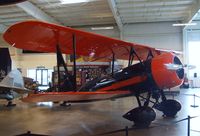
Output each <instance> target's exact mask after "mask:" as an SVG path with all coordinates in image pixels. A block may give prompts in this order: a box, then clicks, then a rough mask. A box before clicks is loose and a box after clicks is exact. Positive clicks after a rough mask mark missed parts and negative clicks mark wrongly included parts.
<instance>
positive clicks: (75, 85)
mask: <svg viewBox="0 0 200 136" xmlns="http://www.w3.org/2000/svg"><path fill="white" fill-rule="evenodd" d="M72 39H73V63H74V67H73V68H74V74H73V83H74V84H73V85H74V87H73V88H74V90H76V89H77V84H76V36H75V35H74V34H73V36H72Z"/></svg>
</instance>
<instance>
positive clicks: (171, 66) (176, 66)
mask: <svg viewBox="0 0 200 136" xmlns="http://www.w3.org/2000/svg"><path fill="white" fill-rule="evenodd" d="M165 66H166V67H167V69H168V70H179V69H182V68H183V65H180V64H174V63H168V64H165Z"/></svg>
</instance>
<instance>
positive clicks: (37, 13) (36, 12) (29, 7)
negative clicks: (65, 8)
mask: <svg viewBox="0 0 200 136" xmlns="http://www.w3.org/2000/svg"><path fill="white" fill-rule="evenodd" d="M16 5H17V6H18V7H20V8H22V9H23V10H24V11H25V12H27V13H28V14H29V15H31V16H33V17H34V18H36V19H38V20H43V21H46V22H51V23H55V24H61V23H60V22H58V21H57V20H55V19H54V18H52V17H51V16H49V15H48V14H47V13H45V12H44V11H43V10H41V9H39V8H38V7H37V6H35V5H33V4H32V3H31V2H29V1H25V2H22V3H19V4H16Z"/></svg>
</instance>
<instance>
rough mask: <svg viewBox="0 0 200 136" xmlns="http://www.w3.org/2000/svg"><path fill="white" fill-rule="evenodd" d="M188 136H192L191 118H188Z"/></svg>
mask: <svg viewBox="0 0 200 136" xmlns="http://www.w3.org/2000/svg"><path fill="white" fill-rule="evenodd" d="M187 131H188V136H190V116H188V129H187Z"/></svg>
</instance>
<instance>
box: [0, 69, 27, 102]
mask: <svg viewBox="0 0 200 136" xmlns="http://www.w3.org/2000/svg"><path fill="white" fill-rule="evenodd" d="M27 92H28V89H26V88H25V87H24V80H23V77H22V75H21V72H20V71H18V70H12V71H11V72H10V73H8V75H7V76H6V77H5V78H4V79H3V80H2V81H1V82H0V99H6V100H7V101H8V104H7V106H15V105H16V104H13V103H12V100H13V99H14V98H16V97H18V96H19V95H21V94H24V93H27Z"/></svg>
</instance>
